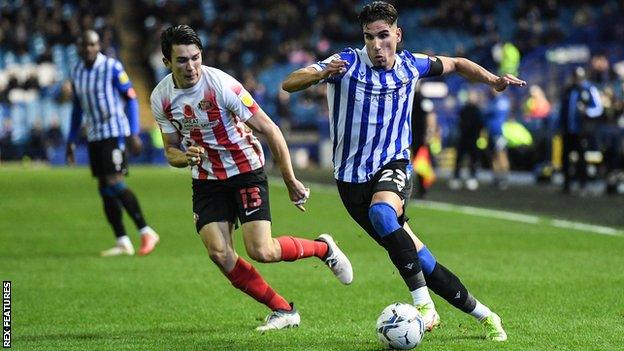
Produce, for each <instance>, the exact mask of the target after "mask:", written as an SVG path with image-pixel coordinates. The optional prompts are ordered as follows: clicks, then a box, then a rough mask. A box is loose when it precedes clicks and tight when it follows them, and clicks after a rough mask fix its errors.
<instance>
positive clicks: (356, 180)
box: [282, 1, 525, 341]
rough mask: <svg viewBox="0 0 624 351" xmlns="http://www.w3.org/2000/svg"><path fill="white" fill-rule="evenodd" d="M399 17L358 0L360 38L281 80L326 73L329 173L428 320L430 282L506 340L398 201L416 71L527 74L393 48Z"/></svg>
mask: <svg viewBox="0 0 624 351" xmlns="http://www.w3.org/2000/svg"><path fill="white" fill-rule="evenodd" d="M397 19H398V14H397V11H396V9H395V8H394V7H393V6H392V5H390V4H388V3H386V2H383V1H375V2H373V3H371V4H369V5H366V6H365V7H364V9H363V10H362V12H361V13H360V15H359V20H360V25H361V27H362V30H363V36H364V42H365V47H364V48H362V49H352V48H347V49H344V50H343V51H342V52H340V53H338V54H336V55H333V56H331V57H329V58H328V59H326V60H324V61H320V62H318V63H316V64H314V65H312V66H309V67H306V68H302V69H299V70H297V71H295V72H293V73H291V74H290V75H289V76H288V77H287V78H286V80H285V81H284V82H283V84H282V87H283V89H284V90H286V91H288V92H294V91H298V90H302V89H306V88H308V87H309V86H311V85H313V84H317V83H327V101H328V104H329V117H330V132H331V138H332V141H333V151H334V176H335V178H336V182H337V184H338V191H339V193H340V196H341V198H342V201H343V204H344V205H345V207H346V208H347V211H348V212H349V214H350V215H351V216H352V217H353V218H354V219H355V220H356V221H357V222H358V224H359V225H360V226H362V228H364V230H366V232H367V233H368V234H369V235H370V236H371V237H372V238H373V239H375V240H376V241H377V243H379V244H380V245H381V246H383V247H384V248H385V249H386V250H387V251H388V254H389V256H390V259H391V260H392V262H393V263H394V265H395V266H396V268H397V269H398V271H399V273H400V274H401V276H402V278H403V280H404V281H405V283H406V285H407V287H408V288H409V290H410V292H411V294H412V297H413V300H414V305H415V306H416V307H417V309H418V310H419V311H420V312H421V314H422V315H423V318H424V319H425V323H426V324H427V329H428V330H431V329H432V328H433V327H435V326H436V325H437V324H438V323H439V316H438V314H437V312H436V311H435V307H434V305H433V302H432V300H431V297H430V296H429V292H428V290H427V285H428V286H429V287H430V288H431V289H432V290H433V291H434V292H435V293H437V294H438V295H440V296H442V297H443V298H445V299H446V300H447V301H448V302H449V303H451V304H452V305H453V306H455V307H457V308H459V309H461V310H462V311H464V312H466V313H469V314H471V315H473V316H474V317H475V318H477V319H478V320H479V321H481V322H482V323H483V325H484V326H485V327H486V332H487V337H488V338H489V339H490V340H495V341H504V340H506V339H507V335H506V333H505V331H504V330H503V328H502V323H501V320H500V317H499V316H498V315H497V314H495V313H493V312H492V311H490V309H489V308H487V307H486V306H485V305H483V304H481V303H480V302H479V301H477V300H476V299H475V298H474V297H472V295H470V294H469V293H468V291H467V290H466V287H465V286H464V285H463V284H462V283H461V281H460V280H459V279H458V278H457V277H456V276H455V275H454V274H453V273H452V272H450V271H449V270H448V269H446V268H445V267H444V266H442V265H441V264H439V263H438V262H436V260H435V258H434V257H433V255H431V253H430V252H429V250H427V248H426V247H425V246H424V245H423V243H422V242H421V241H420V240H418V238H416V236H415V235H414V234H413V233H412V231H411V229H410V228H409V226H408V225H407V223H406V220H407V218H406V215H405V206H406V202H407V200H408V199H409V193H410V190H411V189H410V188H411V181H410V176H411V167H410V165H409V160H410V155H409V146H410V143H411V134H410V132H411V128H410V126H411V111H412V103H413V98H414V87H415V85H416V82H417V80H418V79H419V78H425V77H432V76H440V75H443V74H447V73H451V72H457V73H459V74H460V75H462V76H464V77H465V78H467V79H469V80H471V81H477V82H482V83H485V84H488V85H490V86H491V87H493V88H494V89H496V90H498V91H502V90H504V89H505V88H507V86H509V85H517V86H523V85H525V82H524V81H522V80H520V79H518V78H516V77H514V76H512V75H505V76H503V77H499V76H496V75H494V74H492V73H490V72H488V71H487V70H485V69H484V68H483V67H481V66H479V65H478V64H476V63H474V62H472V61H470V60H467V59H464V58H453V57H443V56H437V57H431V56H426V55H421V54H414V53H411V52H409V51H407V50H403V51H400V52H398V53H397V50H396V49H397V44H398V43H399V42H401V39H402V34H403V33H402V31H401V28H399V27H398V26H397Z"/></svg>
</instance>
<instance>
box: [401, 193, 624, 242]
mask: <svg viewBox="0 0 624 351" xmlns="http://www.w3.org/2000/svg"><path fill="white" fill-rule="evenodd" d="M411 206H414V207H423V208H430V209H434V210H440V211H446V212H457V213H463V214H468V215H473V216H480V217H486V218H496V219H503V220H508V221H512V222H521V223H530V224H546V225H550V226H553V227H557V228H565V229H574V230H579V231H583V232H589V233H594V234H602V235H611V236H624V233H622V231H620V230H617V229H615V228H611V227H606V226H601V225H595V224H588V223H581V222H573V221H567V220H562V219H553V218H547V217H538V216H533V215H525V214H521V213H514V212H508V211H500V210H489V209H485V208H479V207H472V206H460V205H453V204H448V203H444V202H436V201H422V200H420V201H417V202H414V203H412V204H411Z"/></svg>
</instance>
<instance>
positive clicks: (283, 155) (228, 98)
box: [220, 73, 309, 211]
mask: <svg viewBox="0 0 624 351" xmlns="http://www.w3.org/2000/svg"><path fill="white" fill-rule="evenodd" d="M221 84H222V85H221V89H222V90H221V91H222V94H221V96H220V99H221V100H222V101H221V102H222V104H223V105H222V106H224V107H225V108H227V109H228V110H229V111H230V112H232V113H233V114H234V115H236V116H238V118H239V119H240V120H241V121H243V122H244V123H245V124H247V126H249V128H251V129H252V130H253V131H255V132H257V133H260V134H262V135H264V136H265V137H266V139H267V142H268V144H269V148H270V149H271V154H273V158H274V159H275V161H276V162H277V164H278V165H279V167H280V171H281V173H282V178H283V179H284V183H285V184H286V187H287V188H288V194H289V196H290V199H291V200H292V201H293V203H294V204H295V205H296V206H297V207H298V208H299V209H300V210H302V211H305V208H304V207H303V204H304V203H305V201H306V199H307V197H308V194H309V190H307V189H306V187H305V186H304V185H303V184H302V183H301V182H300V181H299V180H298V179H297V178H296V177H295V172H294V171H293V168H292V163H291V162H290V152H289V151H288V146H287V145H286V139H284V135H283V134H282V131H281V130H280V129H279V127H278V126H277V125H276V124H275V123H274V122H273V121H272V120H271V118H269V116H267V114H266V113H265V112H264V111H263V110H262V109H261V108H260V106H259V105H258V103H257V102H256V101H255V100H254V99H253V97H252V96H251V94H250V93H249V92H248V91H247V90H246V89H245V88H244V87H243V86H242V84H241V83H239V82H238V81H237V80H236V79H234V78H233V77H231V76H229V75H227V74H225V73H223V74H222V75H221Z"/></svg>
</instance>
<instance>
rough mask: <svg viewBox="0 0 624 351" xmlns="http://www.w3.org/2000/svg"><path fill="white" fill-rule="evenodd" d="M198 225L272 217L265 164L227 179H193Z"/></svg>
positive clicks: (196, 222) (196, 221) (194, 208)
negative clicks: (262, 166)
mask: <svg viewBox="0 0 624 351" xmlns="http://www.w3.org/2000/svg"><path fill="white" fill-rule="evenodd" d="M193 216H194V217H195V228H196V229H197V232H198V233H199V231H200V229H201V228H202V227H203V226H205V225H206V224H208V223H212V222H230V223H234V224H236V223H237V220H240V222H241V223H246V222H250V221H257V220H266V221H270V220H271V207H270V206H269V184H268V182H267V176H266V174H265V173H264V168H259V169H256V170H254V171H251V172H247V173H243V174H238V175H235V176H233V177H231V178H228V179H226V180H198V179H193Z"/></svg>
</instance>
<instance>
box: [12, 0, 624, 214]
mask: <svg viewBox="0 0 624 351" xmlns="http://www.w3.org/2000/svg"><path fill="white" fill-rule="evenodd" d="M390 2H391V3H393V4H395V6H396V7H397V9H398V11H399V26H400V27H401V28H403V35H404V41H403V48H405V49H407V50H410V51H412V52H421V53H427V54H435V55H447V56H462V57H466V58H469V59H471V60H473V61H475V62H478V63H480V64H481V65H482V66H484V67H486V68H487V69H489V70H490V71H492V72H496V73H498V74H505V73H511V74H515V75H518V76H519V77H521V78H522V79H524V80H526V81H527V83H528V86H527V87H526V88H525V89H511V90H509V91H508V92H506V93H505V94H493V93H491V92H490V91H488V90H487V89H486V88H485V87H484V86H480V85H471V84H470V83H469V82H467V81H465V80H464V79H463V78H461V77H460V76H458V75H451V76H449V77H447V78H444V79H428V80H426V81H425V82H423V83H422V84H421V85H420V89H419V92H418V93H417V96H416V100H415V104H414V123H413V127H414V135H415V138H414V142H415V145H414V155H418V157H417V158H416V159H415V160H414V166H415V168H416V170H417V173H418V174H419V175H420V176H419V178H418V179H417V180H416V181H415V187H416V191H415V192H414V196H418V197H421V198H423V197H426V198H429V199H431V200H440V201H450V202H458V203H462V204H475V205H483V206H489V207H495V208H505V209H506V208H511V209H516V210H523V211H539V210H543V211H544V212H546V213H552V214H558V213H559V211H564V210H565V211H568V213H567V216H568V217H570V216H571V217H575V218H581V219H586V220H588V221H593V222H598V223H606V224H612V225H617V226H624V219H622V218H624V216H622V213H621V208H622V204H624V201H623V200H622V198H623V197H624V196H623V195H624V138H623V136H624V22H622V21H621V19H622V18H624V3H623V2H622V1H615V0H614V1H609V0H605V1H580V0H517V1H510V0H505V1H494V0H482V1H469V0H448V1H443V2H437V1H418V2H416V1H414V2H406V1H390ZM364 3H366V2H362V1H354V0H340V1H330V0H320V1H312V0H290V1H286V0H266V1H262V0H257V1H254V0H249V1H235V0H212V1H210V0H205V1H193V0H179V1H165V0H158V1H149V0H130V1H110V2H92V1H80V0H78V1H60V0H39V1H37V0H33V1H26V0H24V1H19V0H16V1H10V0H9V1H7V0H0V162H1V163H0V167H2V166H4V165H6V164H11V163H23V164H33V163H44V164H50V165H53V166H64V164H65V160H64V151H65V138H66V136H67V133H68V130H69V122H70V113H71V99H72V88H71V84H70V82H69V71H70V67H72V66H73V65H74V64H75V63H76V62H77V60H78V56H77V50H76V46H75V41H76V38H77V37H78V35H79V34H80V33H81V32H82V31H83V30H85V29H95V30H96V31H98V32H99V34H100V37H101V43H102V51H103V52H104V53H105V54H106V55H110V56H113V57H117V58H119V59H120V60H121V61H122V63H123V64H124V65H125V67H126V70H127V72H128V74H129V76H130V78H131V80H132V81H133V84H134V86H135V89H136V91H137V93H138V95H139V105H140V110H141V125H142V133H141V138H142V139H143V141H144V145H145V149H144V151H143V153H142V154H141V155H139V156H136V157H133V158H132V159H131V162H133V163H145V164H158V165H166V160H165V158H164V155H163V150H162V142H161V139H160V135H159V131H158V129H157V127H156V125H155V122H154V121H153V118H152V117H151V115H150V109H149V94H150V93H151V90H152V88H153V87H154V86H155V84H156V83H157V82H158V81H159V80H160V79H162V78H163V77H164V76H165V75H167V74H168V71H167V69H166V68H165V67H164V65H163V64H162V54H161V52H160V39H159V37H160V32H161V30H162V29H163V28H166V27H167V26H169V25H171V24H182V23H184V24H189V25H190V26H191V27H193V28H194V29H195V30H196V31H197V32H198V34H199V35H200V38H201V39H202V41H203V44H204V48H205V50H204V53H203V54H204V55H203V58H204V64H206V65H209V66H215V67H218V68H220V69H222V70H224V71H226V72H228V73H230V74H231V75H233V76H234V77H236V78H237V79H238V80H239V81H241V82H242V83H243V85H244V86H245V87H246V88H247V89H248V90H249V91H250V92H251V94H252V95H253V96H254V98H255V99H256V100H257V101H258V103H259V104H260V106H262V107H263V109H264V110H265V111H266V112H267V113H268V114H269V116H271V118H272V119H273V120H274V121H275V122H276V123H277V124H278V125H279V126H280V128H281V129H282V131H283V132H284V134H285V136H286V138H287V140H288V142H289V145H290V147H291V153H292V156H293V160H294V164H295V166H296V167H297V168H299V169H300V170H301V172H302V173H301V174H304V176H302V177H304V178H307V179H310V180H316V181H323V182H331V181H332V178H331V171H330V170H329V169H330V168H331V144H330V141H329V126H328V123H327V120H328V116H327V114H328V110H327V103H326V100H325V86H324V85H319V86H317V87H315V88H313V89H308V90H306V91H305V92H301V93H296V94H288V93H286V92H284V91H283V90H281V89H280V82H281V81H282V80H283V79H284V78H285V77H286V75H287V74H288V73H290V72H291V71H293V70H295V69H297V68H301V67H304V66H307V65H309V64H311V63H313V62H316V61H318V60H322V59H325V58H326V57H328V56H330V55H332V54H333V53H335V52H337V51H339V50H341V49H342V48H344V47H347V46H351V47H362V46H363V39H362V34H361V28H359V25H358V22H357V12H358V11H359V10H360V9H361V8H362V6H363V4H364ZM579 68H582V70H579ZM579 81H583V82H584V83H583V84H587V86H592V87H595V88H596V89H597V91H598V93H599V100H600V105H601V106H602V109H601V111H600V113H599V115H598V116H585V115H583V113H584V112H585V111H586V109H587V107H586V106H582V103H583V102H582V101H581V102H578V104H577V112H578V116H577V117H578V121H579V123H580V125H581V126H580V129H579V130H577V131H575V133H576V134H578V135H580V137H581V144H582V148H580V149H578V150H573V152H570V153H566V152H564V147H563V140H564V138H565V134H566V133H568V132H569V131H566V129H565V127H564V126H565V125H566V123H563V121H562V114H561V106H562V101H568V100H569V96H566V94H567V90H566V89H567V87H569V86H571V85H572V84H578V82H579ZM577 117H575V118H577ZM565 118H567V117H565ZM565 118H564V119H565ZM494 120H497V121H500V123H501V128H500V129H502V135H503V137H504V143H505V144H506V146H505V147H499V145H497V142H499V140H495V139H493V138H492V135H491V134H492V133H494V132H493V128H492V124H493V123H492V121H494ZM494 129H496V128H495V127H494ZM501 154H504V157H505V158H506V159H507V160H508V164H509V165H508V167H505V163H504V162H503V163H502V168H501V166H500V165H499V166H498V167H497V166H496V161H495V162H494V163H495V165H494V167H493V166H492V164H493V162H492V161H493V159H499V158H500V157H501ZM76 155H77V161H78V163H81V164H87V155H86V140H85V139H84V138H83V139H82V142H81V143H79V145H78V148H77V154H76ZM458 156H459V157H458ZM463 156H466V157H463ZM469 156H471V157H469ZM566 157H567V158H568V159H569V160H570V162H568V164H567V166H568V177H569V180H570V182H569V185H570V186H569V187H568V188H567V189H565V188H564V176H563V174H564V172H563V171H564V169H563V164H564V162H563V161H564V159H565V158H566ZM499 160H500V159H499ZM583 161H584V162H583ZM579 162H580V163H579ZM269 164H270V160H269ZM579 164H580V165H582V167H578V165H579ZM493 168H494V169H496V172H493V171H492V169H493ZM570 196H572V198H574V199H581V198H582V200H578V201H569V200H568V199H569V197H570ZM587 201H592V202H591V204H593V205H592V206H594V205H595V206H601V207H600V208H604V210H605V211H607V212H606V214H602V215H599V214H598V215H597V214H596V213H587V212H588V211H587V210H586V209H587V206H588V202H587ZM596 217H600V219H599V220H596Z"/></svg>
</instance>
